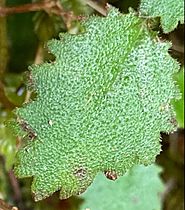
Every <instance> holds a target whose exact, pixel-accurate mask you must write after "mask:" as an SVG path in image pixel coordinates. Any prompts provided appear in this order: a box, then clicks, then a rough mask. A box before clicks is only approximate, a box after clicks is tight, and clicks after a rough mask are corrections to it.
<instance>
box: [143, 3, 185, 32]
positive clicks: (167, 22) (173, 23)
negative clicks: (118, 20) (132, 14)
mask: <svg viewBox="0 0 185 210" xmlns="http://www.w3.org/2000/svg"><path fill="white" fill-rule="evenodd" d="M140 13H141V14H142V15H144V16H149V17H160V18H161V26H162V28H163V31H164V33H169V32H170V31H173V30H174V29H175V28H176V27H177V25H178V22H180V23H181V24H183V23H184V0H177V1H174V0H155V1H153V0H141V3H140Z"/></svg>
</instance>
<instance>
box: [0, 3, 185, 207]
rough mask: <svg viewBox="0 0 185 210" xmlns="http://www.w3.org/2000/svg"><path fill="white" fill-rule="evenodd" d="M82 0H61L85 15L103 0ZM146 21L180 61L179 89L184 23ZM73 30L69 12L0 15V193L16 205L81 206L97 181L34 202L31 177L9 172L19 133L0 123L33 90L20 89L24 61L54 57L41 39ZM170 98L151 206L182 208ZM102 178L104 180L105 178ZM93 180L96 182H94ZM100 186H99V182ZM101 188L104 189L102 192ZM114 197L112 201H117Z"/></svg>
mask: <svg viewBox="0 0 185 210" xmlns="http://www.w3.org/2000/svg"><path fill="white" fill-rule="evenodd" d="M84 2H85V1H80V0H62V1H61V3H62V6H63V8H64V10H65V11H71V10H72V11H73V12H74V14H76V15H84V14H86V15H87V14H88V15H91V14H93V13H96V14H99V12H98V11H99V10H100V11H101V8H103V7H104V5H105V3H106V2H107V1H103V0H102V1H100V0H99V1H97V4H98V8H97V7H95V8H94V4H92V2H91V1H87V2H88V3H89V2H90V3H89V4H87V3H84ZM143 2H144V1H143ZM148 2H149V1H148ZM24 3H31V1H29V0H24V1H22V0H16V1H12V0H7V1H6V2H5V1H4V0H0V7H1V6H15V5H22V4H24ZM109 3H111V4H113V5H114V6H116V7H118V8H120V10H121V11H123V12H128V8H129V7H132V8H134V9H136V10H137V8H138V7H139V3H140V2H139V1H129V0H124V1H118V0H113V1H109ZM89 5H91V6H89ZM97 10H98V11H97ZM145 11H146V9H145ZM0 12H1V10H0ZM154 16H157V15H154ZM180 20H181V19H180ZM149 24H152V26H153V29H154V30H159V36H160V38H161V39H164V40H170V41H171V42H172V47H171V49H170V51H169V52H170V54H171V55H172V56H173V57H174V58H176V59H177V60H178V61H179V62H180V63H181V66H182V70H181V71H180V72H179V74H177V75H175V76H174V80H176V81H177V83H178V84H179V87H180V89H181V92H182V94H183V93H184V80H183V72H184V71H183V65H184V60H183V57H184V48H183V31H184V25H180V24H179V25H178V27H177V28H175V26H174V27H172V29H171V30H173V29H174V28H175V29H174V30H173V31H171V32H170V33H167V32H169V31H168V30H166V31H164V32H165V33H163V30H162V29H161V27H160V20H159V18H156V19H155V21H154V22H153V20H152V22H149ZM174 24H176V23H174ZM78 30H80V29H79V23H78V21H76V20H72V19H71V18H70V17H69V16H67V17H66V16H57V15H55V14H50V13H46V12H44V11H39V12H31V13H28V12H26V13H21V14H11V15H8V16H7V17H6V18H4V17H1V16H0V198H2V199H3V200H5V201H6V202H7V203H9V204H12V205H15V206H18V207H19V208H20V209H24V210H26V209H34V210H40V209H48V210H50V209H63V210H67V209H73V210H75V209H76V210H77V209H80V208H82V209H83V207H87V206H86V205H90V204H89V203H90V202H94V201H93V200H91V199H89V197H90V198H91V191H92V189H94V191H93V192H96V187H97V188H98V184H97V185H92V189H91V188H89V191H87V193H86V194H84V195H82V197H81V198H80V197H72V198H70V199H68V200H63V201H60V200H58V195H57V193H56V194H54V195H53V196H52V197H51V198H48V199H46V200H44V201H41V202H38V203H34V201H33V199H32V197H31V192H30V182H31V179H30V180H17V179H16V178H15V176H14V174H13V172H12V165H13V163H14V157H15V153H16V151H17V149H18V148H19V147H20V139H19V138H16V137H15V136H14V135H13V134H12V132H11V131H10V130H9V128H8V127H6V126H5V121H7V120H8V119H12V118H13V117H14V116H13V114H12V112H11V111H12V109H13V108H15V107H19V106H21V105H22V104H23V103H24V102H27V101H28V100H29V98H30V97H32V98H34V97H35V95H34V94H31V93H30V91H29V90H26V88H25V73H24V72H25V71H26V70H27V67H28V65H31V64H33V63H40V62H42V61H44V60H50V61H51V60H53V59H54V58H53V56H52V55H51V54H49V53H48V52H47V49H46V46H45V42H46V41H47V40H49V39H51V38H53V37H55V38H57V37H58V34H59V32H65V31H68V32H69V33H76V32H78ZM164 82H165V81H164ZM174 103H176V104H175V105H174V106H175V107H176V112H177V120H178V124H179V129H178V130H177V132H175V133H174V134H161V135H162V139H163V141H162V149H163V152H162V153H161V154H160V155H159V156H158V157H157V160H156V163H157V164H158V165H161V167H162V168H163V170H162V172H161V178H162V180H163V182H164V187H165V188H164V190H163V196H162V198H163V199H162V202H161V204H160V203H159V202H160V199H159V197H158V199H157V200H156V210H157V209H158V208H159V207H160V205H162V208H163V209H169V210H173V209H177V210H182V209H183V208H184V207H183V185H184V180H183V178H182V177H183V168H184V159H183V155H184V150H183V144H184V141H183V135H184V129H183V126H184V121H183V114H182V113H183V111H182V110H183V100H181V101H179V102H174ZM141 167H142V166H141ZM133 170H136V169H133ZM152 170H154V173H153V176H154V177H155V179H154V180H158V176H159V170H158V169H157V168H155V167H154V168H153V169H152ZM141 172H143V171H141ZM138 173H139V171H138ZM151 176H152V175H150V177H151ZM97 179H98V177H97ZM124 179H129V174H127V175H126V176H125V177H123V180H124ZM130 180H132V177H130ZM145 180H147V181H146V183H147V184H148V185H147V186H146V187H147V189H148V188H149V187H151V189H153V188H152V186H153V185H155V182H152V181H153V180H152V179H151V180H149V179H148V178H147V177H146V178H145ZM104 181H105V180H104ZM121 181H122V180H121V179H120V181H119V182H121ZM135 181H136V183H138V184H142V183H143V184H146V183H144V182H141V183H140V180H139V181H137V180H135ZM107 182H109V181H108V180H107ZM119 182H118V185H119V187H120V186H121V184H119ZM99 183H100V185H104V183H103V181H101V177H100V178H99ZM94 184H96V182H95V183H94ZM158 184H159V185H158V186H159V188H158V189H157V190H156V192H158V191H161V189H163V187H162V184H161V182H160V181H159V180H158ZM105 186H107V183H105ZM100 188H101V189H102V188H103V186H102V187H100ZM97 190H98V189H97ZM124 190H125V187H124V189H123V192H125V193H126V192H127V191H124ZM93 192H92V193H93ZM98 192H99V190H98ZM156 192H155V193H156ZM106 193H107V191H106V192H105V194H106ZM103 194H104V193H103ZM109 196H110V201H111V199H112V203H114V201H116V198H114V195H111V194H109ZM92 197H93V195H92ZM106 197H108V196H106ZM153 198H154V197H153ZM116 203H117V204H118V202H116ZM136 203H137V202H136ZM1 204H2V203H1V202H0V205H1ZM118 205H119V204H118ZM0 207H1V206H0ZM112 209H113V208H112ZM117 209H118V208H117ZM130 209H132V208H130ZM141 209H143V210H144V209H145V208H144V207H141ZM102 210H103V209H102Z"/></svg>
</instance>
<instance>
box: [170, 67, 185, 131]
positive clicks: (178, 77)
mask: <svg viewBox="0 0 185 210" xmlns="http://www.w3.org/2000/svg"><path fill="white" fill-rule="evenodd" d="M174 79H175V81H176V82H177V85H178V87H179V89H180V92H181V95H182V97H181V99H180V100H174V101H173V102H172V104H173V106H174V108H175V112H176V120H177V122H178V127H180V128H184V69H183V70H181V71H179V72H178V73H177V74H175V78H174Z"/></svg>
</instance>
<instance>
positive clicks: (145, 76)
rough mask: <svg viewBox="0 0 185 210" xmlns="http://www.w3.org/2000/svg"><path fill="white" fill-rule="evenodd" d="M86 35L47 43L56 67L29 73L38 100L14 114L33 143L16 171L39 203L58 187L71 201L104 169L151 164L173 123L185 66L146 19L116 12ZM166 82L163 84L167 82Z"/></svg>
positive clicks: (87, 25) (89, 25)
mask: <svg viewBox="0 0 185 210" xmlns="http://www.w3.org/2000/svg"><path fill="white" fill-rule="evenodd" d="M82 26H83V28H84V29H85V31H86V32H84V33H82V34H79V35H72V34H63V35H62V36H61V40H52V41H51V42H49V49H50V50H51V52H52V53H53V54H54V55H55V56H56V60H55V62H52V63H44V64H41V65H35V66H33V67H32V68H31V75H30V82H31V84H30V85H31V86H33V87H34V88H35V90H36V92H37V99H36V100H35V101H32V102H31V103H29V104H26V105H25V106H23V107H22V108H19V109H17V110H16V111H15V112H16V115H17V118H18V122H19V124H20V127H22V128H23V130H24V131H27V132H28V136H30V140H29V139H27V140H28V143H27V145H26V146H25V147H23V148H22V149H21V150H20V151H19V152H18V155H17V164H16V165H15V173H16V174H17V176H18V177H32V176H33V183H32V192H33V194H34V196H35V200H36V201H37V200H41V199H43V198H46V197H48V196H49V195H51V194H52V193H53V192H55V191H57V190H61V191H60V198H61V199H64V198H68V197H70V196H72V195H77V194H80V193H82V192H83V191H85V190H86V188H87V187H88V186H89V185H90V184H91V183H92V181H93V179H94V177H95V176H96V174H97V173H98V172H101V171H102V172H104V171H114V172H115V173H116V174H117V176H121V175H123V174H124V173H125V172H126V171H127V170H128V169H130V168H131V167H132V166H134V165H137V164H146V165H147V164H151V163H152V162H154V160H155V157H156V155H157V154H159V153H160V143H159V141H160V131H166V132H170V131H172V130H174V129H175V127H174V125H173V124H172V123H171V120H170V119H171V118H173V117H174V110H173V109H172V108H171V106H170V101H171V99H172V98H176V97H177V98H178V97H179V92H178V90H177V88H176V87H175V84H174V81H173V77H172V75H173V73H174V72H176V71H178V69H179V65H178V63H177V62H176V61H175V60H173V59H172V58H171V57H170V55H169V54H168V49H169V47H170V45H169V44H168V43H158V42H157V39H155V37H153V35H151V34H150V32H149V31H148V29H147V26H146V24H145V22H144V21H143V19H140V18H138V17H137V16H135V14H134V13H133V12H131V13H130V14H128V15H122V14H121V13H119V12H118V11H117V10H116V9H113V8H112V9H110V11H109V14H108V16H107V17H105V18H103V17H96V16H93V17H90V18H88V19H87V20H84V21H83V22H82ZM164 81H165V82H164Z"/></svg>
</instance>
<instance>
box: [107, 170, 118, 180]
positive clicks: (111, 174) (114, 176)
mask: <svg viewBox="0 0 185 210" xmlns="http://www.w3.org/2000/svg"><path fill="white" fill-rule="evenodd" d="M104 174H105V176H106V177H107V179H110V180H113V181H114V180H116V179H117V178H118V176H117V174H116V172H115V171H105V172H104Z"/></svg>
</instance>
